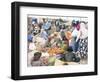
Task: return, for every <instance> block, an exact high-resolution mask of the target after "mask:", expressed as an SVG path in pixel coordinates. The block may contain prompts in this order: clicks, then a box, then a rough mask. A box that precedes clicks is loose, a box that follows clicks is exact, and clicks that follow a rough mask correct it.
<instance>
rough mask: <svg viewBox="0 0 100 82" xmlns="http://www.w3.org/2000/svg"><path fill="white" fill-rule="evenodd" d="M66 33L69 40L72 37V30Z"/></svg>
mask: <svg viewBox="0 0 100 82" xmlns="http://www.w3.org/2000/svg"><path fill="white" fill-rule="evenodd" d="M65 35H66V38H67V39H68V40H70V39H71V38H72V33H71V32H70V31H67V32H66V33H65Z"/></svg>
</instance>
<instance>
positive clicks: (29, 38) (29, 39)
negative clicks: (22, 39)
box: [28, 34, 33, 42]
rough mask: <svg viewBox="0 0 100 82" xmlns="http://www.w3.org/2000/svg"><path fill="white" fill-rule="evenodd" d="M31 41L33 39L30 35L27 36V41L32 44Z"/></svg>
mask: <svg viewBox="0 0 100 82" xmlns="http://www.w3.org/2000/svg"><path fill="white" fill-rule="evenodd" d="M32 39H33V37H32V34H28V41H29V42H32Z"/></svg>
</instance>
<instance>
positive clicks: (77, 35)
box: [27, 16, 88, 66]
mask: <svg viewBox="0 0 100 82" xmlns="http://www.w3.org/2000/svg"><path fill="white" fill-rule="evenodd" d="M70 18H71V19H70ZM70 18H69V19H67V17H66V18H65V17H63V18H61V17H57V18H56V17H55V18H53V17H42V16H41V17H38V16H37V17H35V16H34V17H33V16H32V17H28V35H27V37H28V48H27V49H28V66H54V65H55V62H56V60H60V61H62V62H63V64H62V65H69V63H68V62H75V63H78V64H83V63H82V62H81V61H82V60H84V61H85V62H86V63H87V60H88V21H87V18H82V19H84V20H82V19H81V18H80V19H81V20H80V19H77V20H76V19H75V18H73V17H70ZM77 18H78V17H77ZM85 19H86V20H85Z"/></svg>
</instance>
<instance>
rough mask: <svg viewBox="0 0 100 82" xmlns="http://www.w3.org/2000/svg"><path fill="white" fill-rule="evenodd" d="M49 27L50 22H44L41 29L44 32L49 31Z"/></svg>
mask: <svg viewBox="0 0 100 82" xmlns="http://www.w3.org/2000/svg"><path fill="white" fill-rule="evenodd" d="M50 27H51V22H50V21H48V22H46V23H44V24H43V25H42V28H43V29H45V30H48V29H50Z"/></svg>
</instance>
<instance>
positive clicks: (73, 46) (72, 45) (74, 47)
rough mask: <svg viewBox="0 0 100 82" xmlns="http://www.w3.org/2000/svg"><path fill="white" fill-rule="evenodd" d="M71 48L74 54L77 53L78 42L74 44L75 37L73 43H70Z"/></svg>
mask: <svg viewBox="0 0 100 82" xmlns="http://www.w3.org/2000/svg"><path fill="white" fill-rule="evenodd" d="M71 47H72V49H73V51H74V52H77V51H78V48H79V40H78V41H77V42H76V37H73V41H72V44H71Z"/></svg>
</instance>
